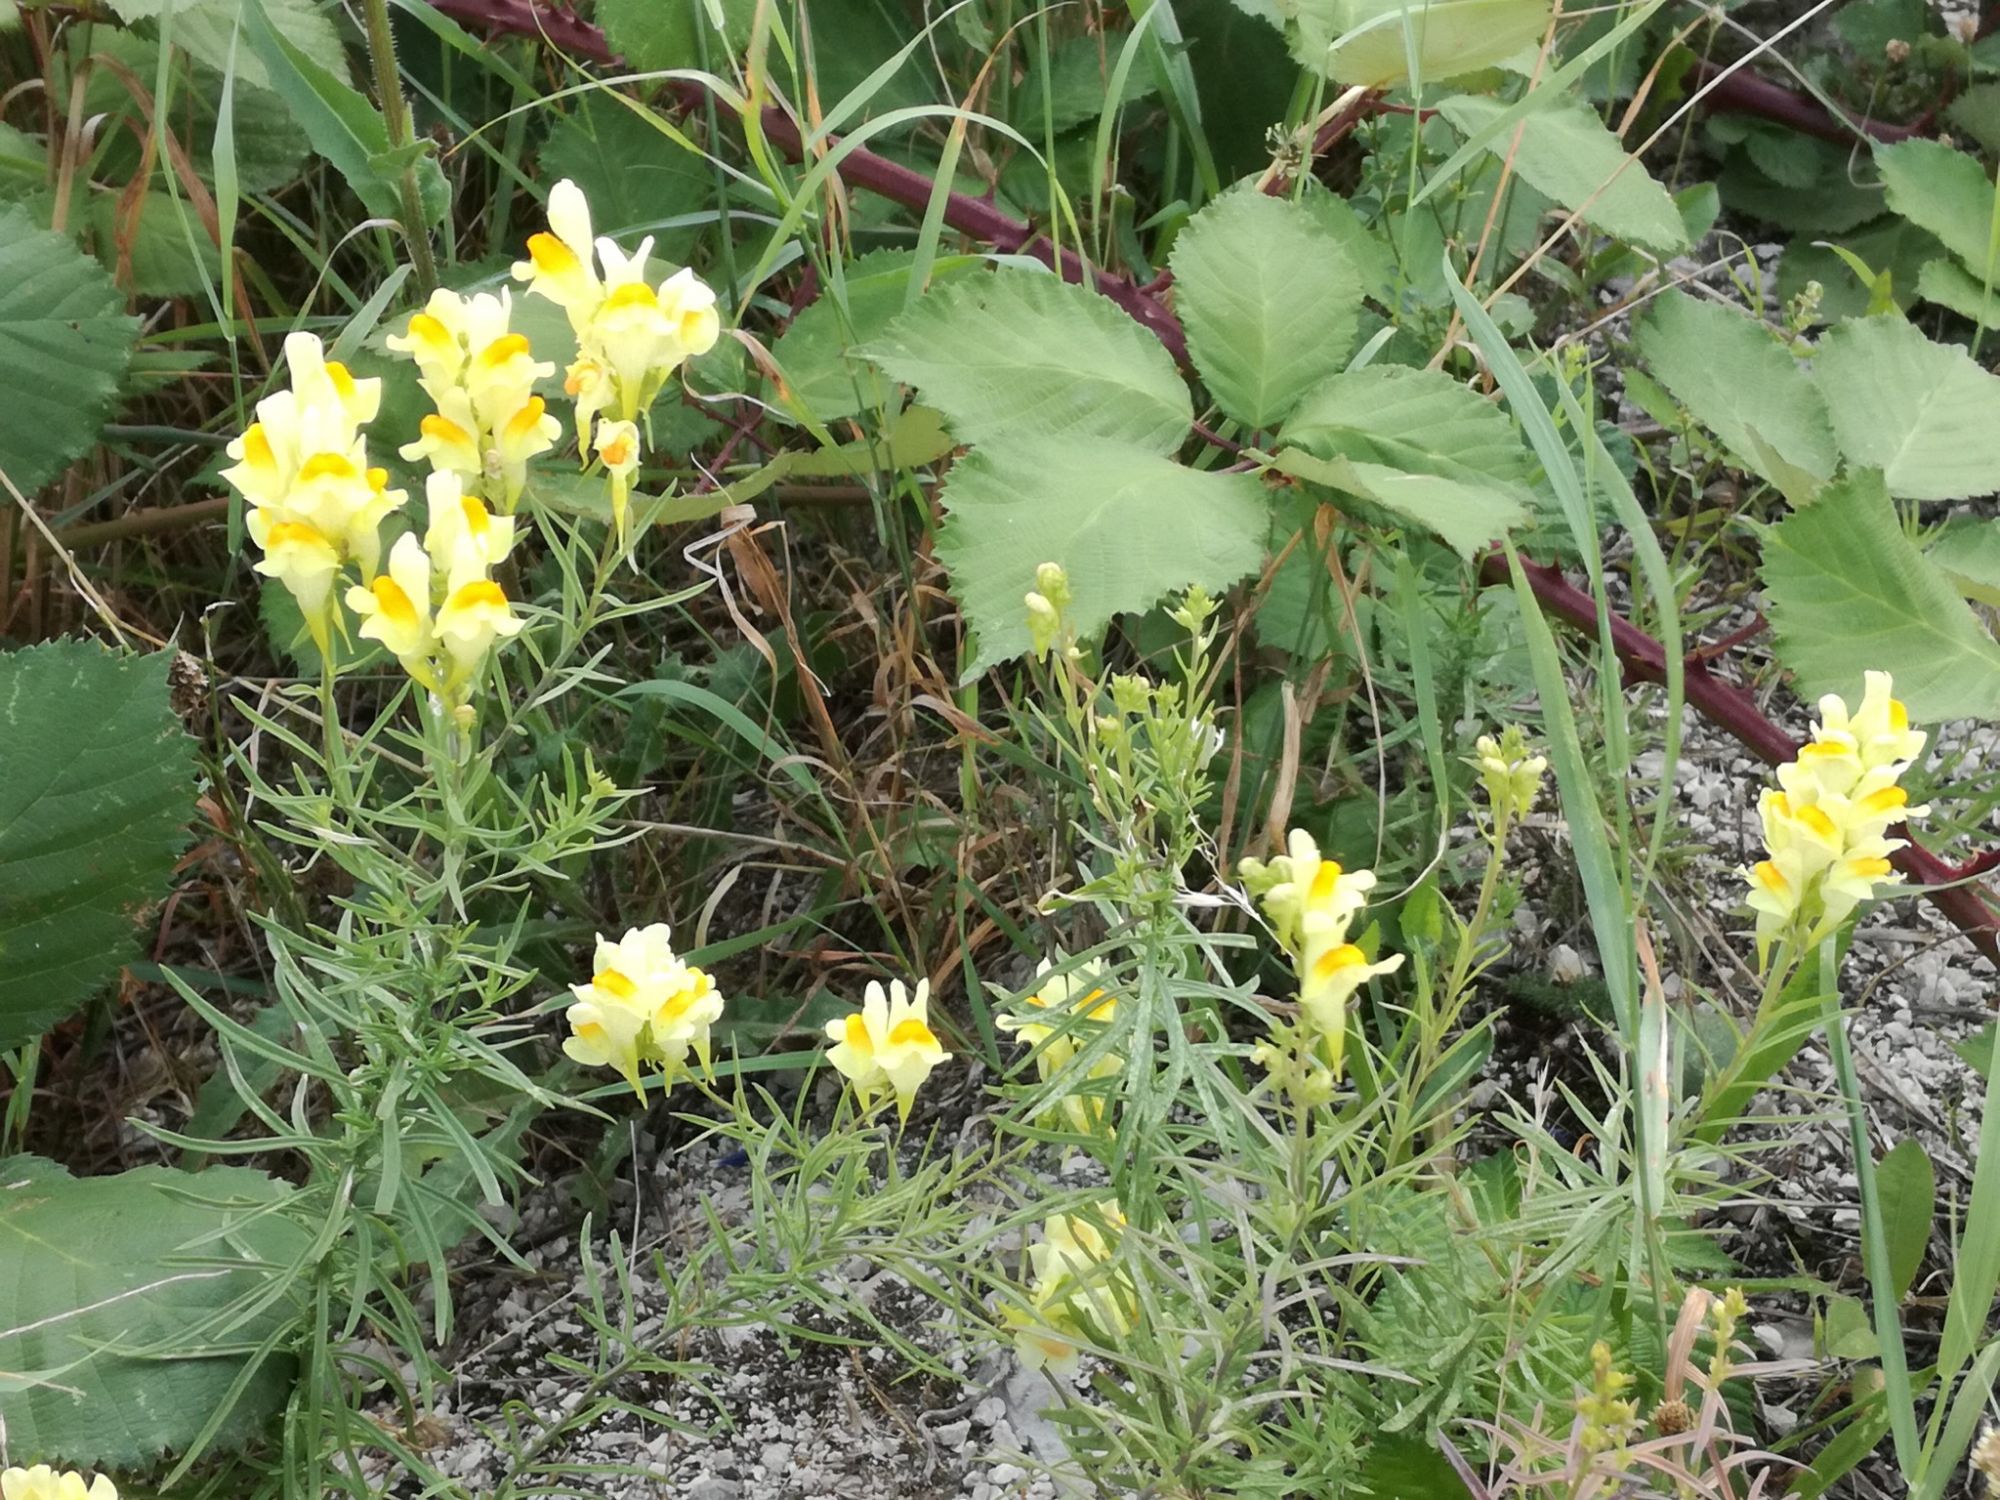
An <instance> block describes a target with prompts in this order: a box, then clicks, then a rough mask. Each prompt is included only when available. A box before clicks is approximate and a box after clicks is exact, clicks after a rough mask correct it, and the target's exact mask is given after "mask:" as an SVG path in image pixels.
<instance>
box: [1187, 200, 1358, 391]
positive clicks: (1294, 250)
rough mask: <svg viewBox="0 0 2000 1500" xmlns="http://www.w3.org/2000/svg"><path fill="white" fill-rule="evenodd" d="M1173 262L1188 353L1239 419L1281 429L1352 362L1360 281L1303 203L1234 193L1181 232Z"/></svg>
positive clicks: (1332, 238)
mask: <svg viewBox="0 0 2000 1500" xmlns="http://www.w3.org/2000/svg"><path fill="white" fill-rule="evenodd" d="M1172 266H1173V272H1174V288H1175V310H1176V311H1178V312H1179V314H1180V316H1181V321H1182V323H1183V324H1185V325H1186V327H1187V336H1188V353H1189V354H1190V355H1191V356H1192V357H1193V359H1194V363H1195V368H1196V369H1198V370H1199V371H1200V372H1201V376H1202V379H1203V380H1204V381H1206V382H1207V384H1208V388H1209V390H1210V391H1211V392H1213V393H1214V396H1215V399H1216V400H1217V401H1218V402H1219V403H1220V404H1221V406H1222V409H1223V410H1224V411H1226V412H1228V413H1229V414H1230V415H1231V416H1232V417H1235V418H1236V419H1237V420H1238V421H1240V422H1243V423H1245V424H1247V425H1248V426H1250V427H1253V428H1259V427H1272V426H1275V425H1276V424H1277V423H1279V422H1280V421H1282V420H1283V419H1284V417H1285V415H1286V414H1287V413H1288V412H1289V411H1290V410H1291V409H1292V407H1293V406H1294V405H1295V404H1296V403H1297V402H1298V399H1299V397H1301V396H1302V395H1304V394H1305V392H1306V390H1307V389H1308V388H1309V387H1311V386H1312V385H1313V384H1314V383H1315V382H1317V381H1319V380H1321V379H1323V378H1324V377H1326V376H1328V375H1331V374H1333V373H1335V372H1336V371H1338V370H1340V369H1343V368H1344V367H1345V366H1346V364H1347V357H1348V355H1349V353H1350V352H1351V351H1352V350H1353V348H1354V330H1355V327H1356V324H1357V323H1358V321H1359V319H1360V315H1361V297H1362V285H1361V277H1360V274H1359V273H1358V272H1357V271H1356V270H1355V268H1354V264H1353V262H1352V261H1351V260H1350V259H1349V258H1348V255H1347V251H1346V249H1345V248H1344V247H1343V246H1342V244H1341V242H1340V240H1339V239H1337V238H1336V237H1335V236H1334V235H1332V234H1330V233H1328V232H1327V230H1326V229H1325V227H1324V226H1323V225H1322V223H1321V221H1320V219H1319V217H1318V216H1317V215H1316V214H1315V213H1314V212H1313V211H1312V210H1311V209H1309V208H1306V207H1305V206H1304V205H1303V204H1299V203H1294V202H1291V201H1290V200H1289V199H1282V198H1271V197H1267V196H1266V195H1264V194H1262V193H1257V192H1251V191H1247V190H1241V189H1239V190H1238V191H1236V192H1232V193H1227V194H1225V195H1224V196H1222V197H1221V198H1218V199H1216V200H1215V201H1214V202H1213V203H1211V204H1209V205H1208V206H1207V207H1206V208H1204V209H1203V210H1202V211H1201V212H1200V213H1198V214H1196V215H1195V216H1194V219H1193V220H1192V221H1191V222H1190V223H1189V224H1188V226H1187V227H1186V228H1185V229H1183V230H1182V231H1181V232H1180V235H1179V236H1178V237H1177V238H1176V239H1175V241H1174V251H1173V259H1172Z"/></svg>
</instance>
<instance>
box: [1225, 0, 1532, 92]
mask: <svg viewBox="0 0 2000 1500" xmlns="http://www.w3.org/2000/svg"><path fill="white" fill-rule="evenodd" d="M1285 8H1287V9H1292V10H1293V21H1294V23H1295V24H1294V28H1293V32H1292V37H1291V42H1292V54H1293V56H1295V57H1297V58H1298V60H1299V61H1300V62H1301V63H1303V64H1304V65H1305V66H1306V67H1308V68H1312V69H1315V70H1316V71H1318V72H1320V73H1323V74H1325V75H1326V76H1327V77H1328V78H1331V79H1333V80H1334V81H1335V82H1336V83H1349V84H1354V83H1358V84H1365V85H1367V86H1368V87H1370V88H1385V87H1388V86H1390V85H1392V84H1398V83H1404V82H1407V81H1409V79H1410V78H1411V76H1412V75H1411V63H1412V59H1414V61H1415V67H1416V75H1415V76H1416V77H1418V78H1420V79H1421V80H1422V81H1424V82H1426V83H1436V82H1438V81H1439V80H1441V79H1446V78H1455V77H1458V76H1460V75H1461V74H1465V73H1473V72H1477V71H1478V70H1479V69H1481V68H1490V67H1493V66H1494V65H1495V64H1497V63H1503V62H1506V61H1507V60H1508V59H1509V58H1512V57H1513V56H1514V55H1515V54H1517V53H1519V52H1520V51H1521V50H1522V49H1524V48H1528V47H1532V46H1534V45H1535V44H1536V43H1537V42H1539V41H1540V40H1541V39H1542V33H1543V32H1544V31H1546V30H1547V29H1548V24H1549V9H1550V5H1549V0H1302V3H1299V4H1298V5H1296V7H1295V8H1294V7H1285ZM1255 13H1256V12H1254V11H1253V12H1252V14H1255Z"/></svg>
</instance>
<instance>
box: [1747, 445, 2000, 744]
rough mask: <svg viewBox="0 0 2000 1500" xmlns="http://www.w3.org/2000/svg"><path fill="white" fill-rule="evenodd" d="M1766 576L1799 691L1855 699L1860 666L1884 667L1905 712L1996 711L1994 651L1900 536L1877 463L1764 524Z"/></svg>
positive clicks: (1993, 714) (1782, 651) (1957, 715)
mask: <svg viewBox="0 0 2000 1500" xmlns="http://www.w3.org/2000/svg"><path fill="white" fill-rule="evenodd" d="M1763 578H1764V594H1765V598H1766V600H1767V602H1768V604H1769V609H1770V614H1771V620H1772V623H1773V624H1774V625H1775V626H1776V627H1777V633H1778V655H1779V658H1780V660H1782V661H1783V662H1784V664H1785V665H1786V666H1788V667H1790V668H1791V669H1792V671H1793V672H1794V673H1795V674H1796V675H1797V677H1798V687H1799V692H1800V694H1801V695H1802V696H1804V697H1807V698H1815V697H1818V696H1820V695H1821V694H1823V693H1838V694H1840V695H1841V696H1842V697H1844V698H1846V699H1848V700H1849V701H1854V700H1856V699H1858V698H1859V696H1860V693H1861V688H1862V681H1861V677H1862V673H1863V672H1866V671H1870V670H1874V671H1885V672H1891V671H1892V672H1894V673H1895V674H1896V693H1897V696H1898V697H1900V698H1901V699H1902V700H1903V701H1904V702H1905V703H1907V704H1908V705H1909V708H1910V714H1911V717H1913V718H1917V719H1932V720H1937V719H1963V718H1979V719H1992V718H2000V646H1996V645H1995V644H1994V641H1993V637H1992V636H1990V635H1988V634H1987V632H1986V630H1985V627H1983V626H1982V625H1981V624H1980V623H1979V620H1978V618H1977V617H1976V616H1975V615H1974V614H1973V612H1972V610H1971V609H1970V608H1969V607H1968V606H1967V605H1966V603H1965V601H1964V600H1963V599H1961V598H1959V596H1958V591H1957V590H1956V589H1954V588H1953V587H1952V585H1951V582H1950V580H1948V579H1947V578H1946V577H1945V576H1944V574H1943V573H1942V572H1940V571H1939V569H1938V568H1937V567H1936V566H1935V565H1934V564H1933V563H1931V562H1930V561H1929V560H1928V559H1927V558H1925V556H1924V555H1923V554H1922V553H1921V552H1919V551H1918V550H1917V549H1916V546H1915V545H1914V544H1913V543H1912V542H1911V541H1910V540H1909V538H1908V537H1906V536H1904V535H1903V530H1902V527H1901V526H1900V525H1899V524H1898V523H1897V519H1896V510H1895V506H1894V505H1893V504H1892V503H1891V502H1890V499H1889V492H1888V490H1887V489H1886V488H1885V487H1884V484H1883V481H1882V476H1881V474H1880V473H1879V472H1877V471H1876V470H1873V469H1864V470H1860V471H1858V472H1855V473H1852V474H1850V475H1849V476H1848V477H1847V478H1845V479H1843V480H1841V481H1840V482H1838V483H1836V484H1832V485H1829V486H1828V487H1827V488H1826V489H1825V490H1823V491H1822V492H1821V493H1820V496H1819V498H1818V499H1816V500H1814V501H1813V502H1812V503H1811V504H1810V505H1808V506H1806V507H1804V508H1803V509H1802V510H1799V511H1798V512H1796V513H1795V514H1793V515H1792V516H1791V517H1789V518H1788V519H1786V520H1785V521H1783V522H1781V523H1779V524H1778V525H1776V526H1773V527H1771V528H1770V529H1768V530H1767V531H1766V532H1765V533H1764V564H1763Z"/></svg>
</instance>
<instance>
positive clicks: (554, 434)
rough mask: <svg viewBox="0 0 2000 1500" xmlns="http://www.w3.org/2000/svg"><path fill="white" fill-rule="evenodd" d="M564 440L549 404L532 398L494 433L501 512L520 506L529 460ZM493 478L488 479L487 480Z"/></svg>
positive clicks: (526, 480) (490, 476)
mask: <svg viewBox="0 0 2000 1500" xmlns="http://www.w3.org/2000/svg"><path fill="white" fill-rule="evenodd" d="M561 438H562V423H561V422H558V421H557V420H556V419H555V418H554V417H552V416H550V415H549V407H548V403H547V402H546V401H544V400H542V398H541V397H540V396H530V397H529V398H528V399H527V400H526V401H525V402H523V403H522V404H521V406H520V408H519V409H518V410H516V411H515V412H514V414H513V415H512V416H510V417H508V418H507V420H506V421H505V422H504V423H502V424H501V426H500V427H499V428H498V429H497V430H496V431H495V433H494V443H495V447H494V454H495V457H496V458H497V459H498V463H497V465H496V467H497V468H498V469H499V474H498V478H499V480H500V493H501V497H502V508H503V509H506V510H510V511H511V510H512V509H513V508H514V506H515V505H517V504H519V503H520V499H521V491H522V490H524V489H526V488H527V485H528V460H529V459H531V458H533V457H534V456H535V455H536V454H538V453H546V452H548V450H549V449H551V448H553V447H555V445H556V443H557V442H558V441H559V440H560V439H561ZM492 477H494V476H492V475H488V478H492Z"/></svg>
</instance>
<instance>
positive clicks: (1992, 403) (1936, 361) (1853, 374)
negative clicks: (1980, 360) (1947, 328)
mask: <svg viewBox="0 0 2000 1500" xmlns="http://www.w3.org/2000/svg"><path fill="white" fill-rule="evenodd" d="M1813 376H1814V378H1815V379H1816V380H1817V381H1818V383H1819V388H1820V393H1821V394H1822V395H1824V396H1825V397H1826V406H1827V412H1828V414H1829V415H1830V416H1831V417H1832V419H1833V435H1834V438H1835V440H1836V441H1837V442H1838V443H1839V445H1840V451H1841V452H1842V453H1843V454H1844V455H1846V457H1847V460H1848V462H1849V463H1852V464H1856V465H1861V466H1865V467H1867V468H1871V469H1880V470H1881V471H1882V474H1883V477H1884V478H1885V479H1886V480H1887V481H1888V485H1889V492H1890V493H1891V494H1893V495H1897V496H1899V497H1901V498H1902V499H1905V500H1957V499H1963V498H1965V497H1967V496H1971V495H1985V494H1991V493H1992V492H1993V491H1994V490H1996V489H2000V379H1996V378H1995V377H1994V376H1992V375H1991V374H1989V373H1988V372H1987V371H1985V370H1983V369H1981V368H1980V367H1979V366H1978V365H1977V364H1975V363H1974V362H1973V361H1972V359H1971V357H1970V356H1969V355H1967V354H1966V352H1965V351H1964V350H1963V349H1960V348H1957V347H1955V346H1953V345H1950V344H1935V343H1932V342H1931V341H1930V340H1929V339H1927V338H1925V337H1924V336H1923V334H1922V333H1921V332H1919V331H1918V330H1917V329H1916V328H1914V327H1912V326H1911V325H1910V324H1909V323H1906V322H1904V321H1903V320H1902V319H1901V318H1895V317H1878V318H1861V319H1857V320H1855V321H1853V322H1850V323H1843V324H1842V325H1841V326H1840V327H1838V328H1836V329H1834V330H1833V331H1832V332H1830V333H1829V334H1827V336H1826V337H1825V338H1824V339H1822V340H1821V341H1820V344H1819V349H1818V352H1817V353H1816V355H1815V356H1814V359H1813Z"/></svg>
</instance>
